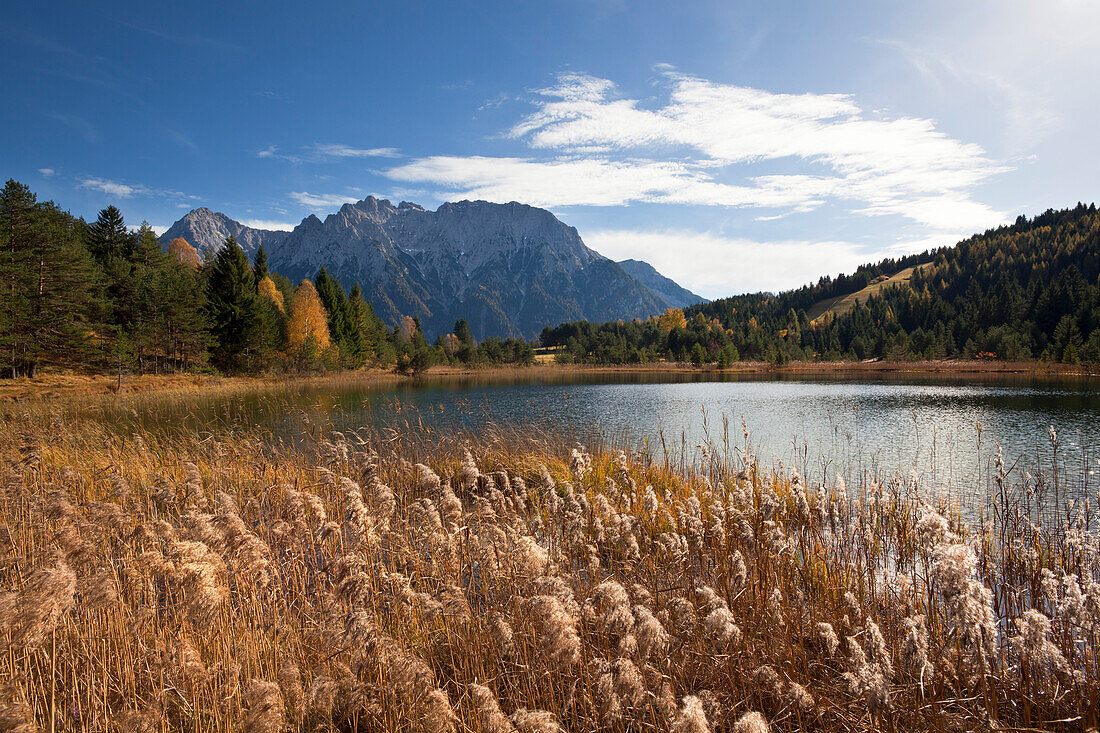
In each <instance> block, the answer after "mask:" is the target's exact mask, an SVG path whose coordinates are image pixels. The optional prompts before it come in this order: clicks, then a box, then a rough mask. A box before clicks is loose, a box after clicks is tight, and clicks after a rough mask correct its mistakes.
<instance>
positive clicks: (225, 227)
mask: <svg viewBox="0 0 1100 733" xmlns="http://www.w3.org/2000/svg"><path fill="white" fill-rule="evenodd" d="M288 234H289V232H278V231H273V230H270V229H253V228H252V227H249V226H245V225H244V224H241V223H240V222H239V221H235V220H233V219H230V218H229V217H228V216H226V215H225V214H223V213H221V212H215V211H211V210H210V209H208V208H206V207H205V206H204V207H202V208H200V209H192V210H191V211H189V212H187V213H186V214H184V216H183V218H182V219H180V220H179V221H177V222H176V223H175V224H173V225H172V226H171V227H170V228H169V229H168V231H166V232H165V233H164V234H163V235H161V238H160V241H161V243H162V244H163V245H164V246H167V245H168V243H169V242H171V241H172V240H173V239H175V238H176V237H182V238H183V239H185V240H187V243H188V244H190V245H191V246H192V247H194V248H195V249H196V250H198V252H199V254H200V255H203V256H205V255H207V254H208V253H210V252H216V251H217V250H218V249H219V248H220V247H221V246H222V244H224V243H225V238H226V237H228V236H230V235H232V236H233V237H234V238H236V240H237V242H238V243H239V244H240V245H241V248H242V249H243V250H244V251H245V253H246V254H247V255H248V256H249V257H251V256H252V255H253V254H254V253H255V252H256V250H257V249H259V247H260V244H261V243H262V244H263V245H264V248H265V249H270V248H271V247H274V246H275V245H276V244H278V243H279V242H281V241H282V240H284V239H286V236H287V235H288Z"/></svg>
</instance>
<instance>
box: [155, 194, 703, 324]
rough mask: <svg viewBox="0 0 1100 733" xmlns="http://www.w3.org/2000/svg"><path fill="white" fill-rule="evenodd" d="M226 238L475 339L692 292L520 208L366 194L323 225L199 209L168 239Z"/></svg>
mask: <svg viewBox="0 0 1100 733" xmlns="http://www.w3.org/2000/svg"><path fill="white" fill-rule="evenodd" d="M229 234H232V235H233V236H235V237H237V239H238V241H239V242H240V243H241V245H242V248H244V249H245V251H246V253H248V254H249V255H250V256H252V255H253V254H254V253H255V251H256V249H257V248H258V247H259V246H260V245H261V244H262V245H263V247H264V249H265V251H266V252H267V254H268V262H269V266H270V267H271V268H272V269H273V270H275V271H276V272H279V273H280V274H282V275H285V276H287V277H289V278H290V279H291V280H292V281H296V280H299V279H302V278H312V277H314V276H315V275H316V273H317V271H318V270H319V269H320V268H321V267H322V266H323V267H325V268H326V269H327V270H328V272H329V274H331V275H332V276H333V277H334V278H336V280H338V281H339V282H341V283H342V284H343V285H344V286H345V287H347V288H350V286H352V285H354V284H355V283H356V282H358V283H360V286H361V287H362V288H363V291H364V295H365V297H367V299H368V300H370V301H371V303H372V304H373V305H374V307H375V310H376V311H377V312H378V314H379V315H380V316H382V318H383V319H384V320H386V321H387V322H390V323H393V322H396V321H397V320H399V319H400V318H401V317H402V316H404V315H410V316H414V317H416V318H419V319H420V321H421V324H422V327H423V328H424V330H425V333H427V334H429V335H430V336H431V335H437V334H440V333H446V332H448V331H450V330H451V328H452V326H453V324H454V323H455V321H456V320H458V319H459V318H466V319H467V320H468V321H469V322H470V325H471V328H472V329H473V331H474V333H475V335H476V336H477V337H478V338H485V337H488V336H525V337H527V338H532V337H534V336H535V335H537V334H538V332H539V331H540V330H541V329H542V328H543V327H544V326H546V325H547V324H551V323H558V322H562V321H566V320H576V319H591V320H609V319H610V320H614V319H620V318H621V319H633V318H645V317H648V316H651V315H655V314H657V313H660V312H662V311H664V310H665V309H666V308H669V307H678V304H679V302H680V301H681V300H682V299H683V293H687V294H688V295H691V296H693V295H694V294H691V293H690V291H686V290H684V289H683V288H680V286H679V285H677V284H676V283H674V282H673V281H671V280H669V279H668V278H665V277H664V276H662V275H660V274H659V273H657V272H656V270H653V268H652V267H650V266H648V265H646V267H647V268H648V270H649V271H646V272H645V273H644V275H645V277H646V278H647V279H648V280H649V281H650V282H651V283H655V284H657V285H658V286H659V287H658V289H656V290H655V289H654V288H653V287H651V286H650V285H647V284H646V283H644V282H642V281H641V280H640V279H638V278H636V277H634V276H633V275H631V274H630V273H628V272H627V270H626V268H625V267H623V266H622V265H621V264H620V263H616V262H614V261H613V260H611V259H609V258H607V257H604V256H603V255H601V254H600V253H598V252H596V251H595V250H592V249H590V248H589V247H588V246H587V245H585V243H584V241H583V240H582V239H581V237H580V234H579V233H578V232H577V230H576V228H575V227H572V226H569V225H568V224H565V223H564V222H562V221H561V220H560V219H558V218H557V217H556V216H555V215H554V214H553V213H551V212H550V211H547V210H546V209H541V208H537V207H533V206H529V205H526V204H521V203H518V202H510V203H507V204H495V203H490V202H487V201H456V202H447V203H443V204H441V205H440V206H439V207H438V208H437V209H436V210H435V211H430V210H428V209H425V208H423V207H421V206H419V205H417V204H414V203H410V202H407V201H402V202H400V203H399V204H398V205H397V206H394V205H393V203H392V202H390V201H389V200H387V199H378V198H375V197H373V196H368V197H366V198H365V199H363V200H361V201H357V202H355V203H347V204H344V205H343V206H341V207H340V209H339V210H337V211H336V212H334V213H331V214H329V215H327V216H325V218H324V219H323V220H322V219H321V218H320V217H318V216H317V215H315V214H310V215H309V216H307V217H305V218H304V219H303V220H302V221H301V223H300V224H298V226H296V227H295V228H294V229H293V230H292V231H290V232H279V231H272V230H263V229H255V228H252V227H247V226H245V225H244V224H241V223H240V222H237V221H235V220H233V219H230V218H229V217H228V216H226V215H225V214H221V213H220V212H212V211H210V210H209V209H206V208H202V209H195V210H193V211H191V212H188V214H186V215H185V216H184V217H183V218H181V219H180V220H179V221H177V222H176V223H174V224H173V225H172V227H171V228H169V229H168V231H167V232H165V234H164V235H163V237H162V238H161V241H162V243H163V244H165V245H166V244H167V243H168V242H170V241H171V239H173V238H175V237H176V236H182V237H183V238H184V239H186V240H187V241H188V242H189V243H191V244H192V246H195V248H196V249H198V250H199V251H200V252H203V253H206V252H210V251H216V249H217V248H218V247H220V246H221V243H222V242H224V239H225V236H228V235H229ZM192 238H194V240H195V241H193V240H192ZM643 264H644V263H643ZM628 266H629V267H635V268H636V269H637V267H636V266H634V265H628ZM642 269H644V268H642ZM650 271H651V272H650ZM654 276H655V277H654ZM680 291H682V292H680ZM695 297H698V296H695ZM700 300H701V299H700ZM673 301H675V302H673ZM696 302H698V301H696Z"/></svg>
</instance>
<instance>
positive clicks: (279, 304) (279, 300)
mask: <svg viewBox="0 0 1100 733" xmlns="http://www.w3.org/2000/svg"><path fill="white" fill-rule="evenodd" d="M256 292H257V293H259V295H260V297H261V298H266V299H267V300H270V301H271V302H272V303H274V304H275V307H276V308H278V309H279V312H280V313H286V307H285V304H284V303H283V293H282V291H280V290H279V288H277V287H276V286H275V281H274V280H272V279H271V278H270V277H267V276H265V277H264V278H263V279H262V280H260V282H258V283H256Z"/></svg>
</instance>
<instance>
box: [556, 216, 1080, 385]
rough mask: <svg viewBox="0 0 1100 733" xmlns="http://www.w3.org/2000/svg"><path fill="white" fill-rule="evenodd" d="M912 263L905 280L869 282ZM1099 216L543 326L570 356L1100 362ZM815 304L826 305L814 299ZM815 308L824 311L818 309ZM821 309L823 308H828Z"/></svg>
mask: <svg viewBox="0 0 1100 733" xmlns="http://www.w3.org/2000/svg"><path fill="white" fill-rule="evenodd" d="M910 267H912V268H913V271H912V273H911V275H910V277H909V280H908V282H907V283H901V284H897V285H892V284H886V286H885V287H881V288H876V287H871V288H869V290H870V291H873V292H870V293H869V294H868V296H867V297H866V299H865V300H862V301H861V300H858V299H857V300H856V302H854V303H851V304H850V307H847V308H846V309H845V310H842V309H839V308H838V309H836V310H835V311H834V310H830V309H828V308H826V307H825V306H827V305H828V304H829V303H830V302H831V301H835V300H836V299H838V298H841V297H842V296H845V295H848V294H852V293H858V292H859V291H861V290H864V289H865V288H868V286H872V285H873V284H875V283H876V281H877V280H880V279H884V278H886V277H889V276H891V275H894V274H896V273H899V272H901V271H903V270H905V269H906V268H910ZM1098 275H1100V214H1098V212H1097V209H1096V205H1095V204H1092V205H1090V206H1085V205H1083V204H1078V205H1077V207H1075V208H1073V209H1067V210H1063V211H1053V210H1048V211H1047V212H1045V213H1043V214H1041V215H1039V216H1036V217H1035V218H1033V219H1027V218H1025V217H1022V216H1021V217H1019V218H1018V219H1017V220H1016V222H1015V223H1014V224H1013V225H1012V226H1004V227H1000V228H998V229H992V230H989V231H986V232H985V233H984V234H978V235H975V236H973V237H971V238H969V239H966V240H964V241H962V242H960V243H959V244H957V245H955V246H953V247H943V248H940V249H936V250H932V251H928V252H924V253H922V254H919V255H911V256H908V257H904V258H900V259H888V260H883V261H882V262H879V263H878V264H873V265H865V266H863V267H860V268H859V269H858V270H857V271H856V272H855V273H853V274H852V275H842V276H840V277H837V278H835V279H833V278H828V277H823V278H821V279H820V280H819V281H818V282H817V284H816V285H808V286H805V287H803V288H800V289H798V290H791V291H788V292H784V293H781V294H779V295H773V294H769V293H757V294H749V295H739V296H735V297H732V298H725V299H722V300H716V301H713V302H710V303H704V304H700V305H696V306H692V307H690V308H687V309H684V310H683V311H680V310H670V311H669V312H667V313H666V314H664V315H663V316H661V317H660V318H652V319H649V320H647V321H644V322H638V321H635V322H630V323H624V322H613V323H605V324H592V323H585V322H578V323H567V324H563V325H561V326H558V327H556V328H547V329H546V330H544V331H543V334H542V342H543V345H544V346H552V347H554V346H556V347H561V348H562V349H563V351H562V353H561V354H560V356H559V358H560V359H562V360H565V361H569V360H575V361H589V362H632V361H652V360H657V359H674V360H679V361H694V362H696V363H704V362H717V363H719V364H723V363H726V362H730V361H736V360H738V359H745V360H768V361H772V362H777V363H782V362H784V361H788V360H791V359H805V360H810V359H819V360H839V359H867V358H884V359H895V360H906V359H939V358H964V359H972V358H989V359H993V358H995V359H1007V360H1030V359H1039V360H1051V361H1060V362H1068V363H1078V362H1089V363H1096V362H1100V283H1098ZM815 306H816V307H815ZM810 313H813V314H814V315H815V316H816V317H814V318H811V316H810V315H809V314H810ZM818 313H820V315H818Z"/></svg>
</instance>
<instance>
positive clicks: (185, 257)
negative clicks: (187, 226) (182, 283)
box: [168, 237, 202, 270]
mask: <svg viewBox="0 0 1100 733" xmlns="http://www.w3.org/2000/svg"><path fill="white" fill-rule="evenodd" d="M168 254H169V255H170V256H171V257H173V258H175V259H176V260H177V261H178V262H182V263H183V264H185V265H187V266H188V267H191V268H192V269H195V270H197V269H199V268H200V267H202V257H199V253H198V251H197V250H196V249H195V248H194V247H192V246H191V245H190V244H189V243H188V242H187V240H186V239H184V238H183V237H176V238H175V239H173V240H172V241H171V242H169V243H168Z"/></svg>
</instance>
